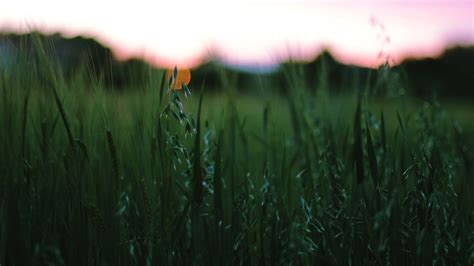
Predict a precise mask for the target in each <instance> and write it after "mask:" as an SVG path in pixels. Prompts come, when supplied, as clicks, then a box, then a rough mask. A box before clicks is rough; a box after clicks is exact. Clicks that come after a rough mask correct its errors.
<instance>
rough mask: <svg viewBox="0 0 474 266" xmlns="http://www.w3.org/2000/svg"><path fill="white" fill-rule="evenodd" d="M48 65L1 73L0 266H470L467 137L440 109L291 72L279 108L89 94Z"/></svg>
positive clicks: (162, 90)
mask: <svg viewBox="0 0 474 266" xmlns="http://www.w3.org/2000/svg"><path fill="white" fill-rule="evenodd" d="M42 47H43V46H41V47H40V48H39V52H40V54H41V53H42V56H39V58H36V57H35V58H36V59H37V61H35V60H32V62H36V63H33V64H31V65H28V66H29V67H31V69H32V71H31V75H26V76H25V75H18V74H15V73H16V72H14V73H10V74H7V73H6V72H5V71H3V70H2V69H0V103H1V106H0V125H1V127H0V144H1V145H0V264H1V265H33V266H34V265H389V264H390V265H433V264H434V265H470V264H472V261H473V259H474V244H473V243H474V226H473V219H474V208H473V202H474V200H473V193H471V190H472V189H473V188H474V182H473V180H472V178H471V177H472V176H473V172H472V166H471V163H472V159H473V156H472V136H471V135H472V128H469V127H468V128H464V129H463V127H461V124H460V123H458V122H456V121H455V120H456V119H453V116H451V115H449V113H448V112H447V111H446V110H444V109H443V108H442V107H441V105H440V104H439V103H437V102H436V101H431V102H424V103H423V104H419V103H416V104H409V101H410V98H402V99H401V104H399V103H394V102H390V103H388V104H386V103H385V102H384V100H382V99H380V98H373V97H371V95H370V91H371V90H370V89H371V88H370V85H367V87H366V92H365V93H367V94H368V95H363V94H359V93H358V94H357V96H355V97H352V96H341V97H340V98H337V97H334V98H333V97H332V96H331V95H330V94H328V93H327V91H328V90H329V88H327V87H325V86H328V84H329V83H328V82H325V81H324V80H319V81H318V82H317V84H314V83H313V82H312V81H311V79H308V80H306V78H305V76H304V74H301V73H304V72H300V71H299V70H298V69H296V68H295V69H292V68H291V66H286V67H287V68H288V69H287V78H288V81H290V82H288V84H289V85H288V88H286V96H285V99H281V98H279V97H274V96H273V95H270V94H264V95H262V97H263V98H264V99H254V98H248V97H247V96H245V95H239V94H238V93H237V92H236V91H234V90H232V89H231V87H232V84H227V85H228V86H229V87H228V89H227V90H226V92H225V93H226V95H219V96H213V95H210V94H206V93H205V92H204V91H201V92H200V97H199V98H197V97H195V96H193V97H188V98H187V99H184V98H183V100H182V99H181V94H179V93H178V92H176V91H169V90H167V86H166V84H167V81H166V80H165V79H166V78H165V75H164V73H159V74H158V75H156V76H154V75H152V74H151V73H150V75H149V76H146V75H145V76H146V77H147V79H148V80H147V82H145V83H146V84H148V85H147V86H148V87H149V89H147V90H136V91H135V92H133V93H132V92H127V93H125V92H124V93H116V92H111V91H106V90H104V89H103V87H102V85H101V84H100V82H98V83H97V84H95V85H94V86H95V89H94V90H91V89H90V88H84V87H83V86H84V84H87V83H82V82H81V79H78V80H75V81H74V82H68V81H67V80H65V79H64V78H63V77H62V73H61V68H60V67H58V65H57V63H55V61H54V60H49V59H48V58H49V57H47V56H45V55H46V54H47V49H46V48H42ZM21 62H22V61H21V60H20V59H19V63H18V64H19V65H18V66H16V68H15V69H16V71H19V70H21V69H24V68H25V65H24V64H23V63H21ZM25 62H26V61H25ZM388 71H390V70H388ZM78 75H79V76H81V75H82V76H83V77H84V79H87V72H85V73H78ZM313 78H314V77H313ZM321 79H324V77H321ZM222 80H227V78H226V77H222ZM227 82H230V81H227ZM380 84H383V83H380ZM398 85H399V84H391V86H393V87H397V86H398ZM305 86H309V87H310V89H307V88H305ZM186 89H187V90H190V91H192V90H193V86H190V87H189V88H186ZM204 89H205V86H204ZM204 89H203V90H204ZM378 93H380V91H379V92H378ZM187 94H189V91H187ZM193 95H197V93H194V94H193ZM344 97H345V98H344ZM378 97H380V95H379V96H378ZM320 98H324V100H322V99H320ZM387 101H388V100H387ZM380 105H383V110H384V112H381V114H380V118H377V116H375V115H373V114H372V112H371V110H380V108H381V106H380ZM407 106H409V107H407ZM410 111H411V112H410ZM262 113H263V119H262ZM409 113H411V114H410V115H407V114H409ZM459 117H460V116H459ZM455 118H458V116H457V117H455ZM461 118H462V117H461ZM61 121H62V124H63V126H64V127H63V130H61V128H62V127H61ZM364 121H365V123H364ZM462 126H469V125H468V124H467V123H463V124H462ZM392 140H393V141H392Z"/></svg>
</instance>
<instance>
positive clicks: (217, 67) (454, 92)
mask: <svg viewBox="0 0 474 266" xmlns="http://www.w3.org/2000/svg"><path fill="white" fill-rule="evenodd" d="M33 36H36V37H39V39H41V40H42V41H44V42H45V43H49V44H50V45H51V48H52V49H51V50H52V51H54V54H52V55H51V56H52V59H53V60H59V63H60V65H61V71H63V72H64V73H63V76H64V77H65V78H67V79H74V78H75V77H76V76H83V73H84V71H86V72H87V76H88V77H89V81H90V82H91V83H90V84H97V82H100V83H101V85H103V86H104V87H106V88H109V89H116V90H124V89H133V88H143V87H144V85H145V84H144V83H145V82H147V80H148V79H147V78H146V77H147V76H149V74H150V73H151V72H155V71H160V69H157V68H155V67H153V66H151V65H149V64H148V63H147V62H145V61H143V60H141V59H139V58H135V59H129V60H126V61H117V60H116V59H115V58H114V55H113V52H112V51H111V49H109V48H107V47H104V46H103V45H101V44H100V43H99V42H97V41H96V40H94V39H90V38H83V37H74V38H65V37H63V36H61V35H59V34H54V35H43V34H40V33H37V32H34V33H29V34H20V35H19V34H13V33H4V34H0V67H3V68H7V70H8V68H9V67H11V65H12V64H14V61H15V58H16V56H17V54H16V53H17V51H21V53H22V56H25V57H28V54H25V53H35V50H34V45H33V42H32V37H33ZM31 58H34V56H33V57H31ZM290 65H291V67H288V66H290ZM473 69H474V46H470V47H453V48H450V49H447V50H446V51H445V52H444V53H443V54H442V55H441V56H440V57H439V58H436V59H432V58H426V59H408V60H405V61H404V62H401V63H400V64H399V65H397V66H396V67H392V68H391V69H390V75H388V74H387V72H388V71H387V70H388V68H387V66H384V65H382V66H381V67H379V69H369V68H363V67H358V66H353V65H344V64H341V63H339V62H337V61H336V60H335V59H334V58H333V57H332V56H331V54H330V53H329V52H327V51H326V52H323V53H322V54H320V55H319V56H317V57H315V58H314V59H313V60H311V61H310V62H285V63H283V64H281V65H280V66H279V67H277V68H276V69H275V70H274V71H268V72H265V73H260V72H259V73H252V72H251V71H243V70H240V69H239V68H238V67H237V68H236V67H228V66H226V65H225V64H222V63H220V62H219V61H218V60H213V59H209V60H208V61H207V62H204V63H203V64H202V65H201V66H199V67H198V68H196V69H193V70H192V81H191V83H192V84H191V85H192V86H194V87H197V86H200V85H201V84H203V83H204V84H205V86H206V90H219V89H222V86H234V87H235V89H238V90H241V91H251V90H252V89H255V88H257V87H258V88H262V87H266V88H270V89H271V90H272V91H273V92H284V91H285V88H287V87H288V86H287V82H288V79H287V76H288V73H287V70H289V71H299V73H298V74H299V75H300V76H304V77H305V79H304V81H302V84H300V85H303V86H306V87H308V88H310V89H311V88H314V87H317V86H320V85H329V87H330V88H331V93H344V92H345V91H347V90H349V89H353V88H354V87H355V86H367V85H369V86H368V87H371V88H373V90H375V91H374V92H372V93H374V94H377V93H378V92H380V93H382V92H383V93H384V94H387V93H388V94H404V93H409V94H412V95H413V96H416V97H421V98H426V97H431V96H433V94H434V95H436V96H438V97H443V98H463V99H466V98H474V90H473V89H472V88H473V84H474V75H473V74H472V71H473ZM394 79H396V80H394ZM321 82H329V83H330V84H320V83H321Z"/></svg>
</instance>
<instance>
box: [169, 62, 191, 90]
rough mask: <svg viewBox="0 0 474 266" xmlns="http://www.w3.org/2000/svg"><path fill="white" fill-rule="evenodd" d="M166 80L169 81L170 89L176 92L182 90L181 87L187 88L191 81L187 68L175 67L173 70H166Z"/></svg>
mask: <svg viewBox="0 0 474 266" xmlns="http://www.w3.org/2000/svg"><path fill="white" fill-rule="evenodd" d="M173 72H174V73H173ZM166 80H168V81H170V83H169V84H170V88H171V89H173V90H177V91H179V90H182V89H183V85H185V86H186V88H187V85H188V84H189V82H190V81H191V71H190V70H189V68H185V69H177V68H176V67H175V68H174V70H171V69H168V71H166Z"/></svg>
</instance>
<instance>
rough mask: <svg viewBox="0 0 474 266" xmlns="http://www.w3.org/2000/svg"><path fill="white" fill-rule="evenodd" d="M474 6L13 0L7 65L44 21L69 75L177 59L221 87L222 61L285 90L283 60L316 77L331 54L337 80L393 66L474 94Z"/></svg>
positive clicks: (425, 90)
mask: <svg viewBox="0 0 474 266" xmlns="http://www.w3.org/2000/svg"><path fill="white" fill-rule="evenodd" d="M473 10H474V8H473V3H472V1H470V0H452V1H448V0H416V1H409V0H382V1H373V0H365V1H355V0H336V1H326V0H303V1H289V0H277V1H237V0H227V1H199V3H195V2H193V1H145V0H140V1H134V2H130V1H114V2H109V1H99V2H98V1H89V0H87V1H54V0H48V1H41V2H38V1H30V0H20V1H7V2H5V3H3V4H2V8H1V9H0V32H1V34H0V55H1V56H0V58H1V60H0V66H1V67H3V68H6V69H8V68H9V65H11V64H13V61H14V60H12V58H14V57H15V56H14V54H15V53H17V52H18V51H19V49H18V47H19V46H20V43H21V39H22V38H23V39H25V40H26V39H28V38H29V36H30V34H31V33H32V32H37V33H39V34H40V36H41V37H42V38H44V39H48V40H49V41H51V42H52V43H53V45H52V47H54V50H55V53H56V55H57V57H58V58H59V61H60V63H61V65H62V66H63V69H64V72H65V76H66V77H71V76H72V75H73V74H74V73H76V72H77V70H78V69H79V68H81V66H84V65H86V64H87V65H88V66H89V67H88V69H89V70H90V71H91V72H94V75H102V76H105V80H106V83H107V86H109V87H113V88H116V89H122V88H124V87H137V86H140V82H142V81H143V80H144V79H143V78H141V77H140V75H142V74H141V73H143V72H144V70H146V69H149V68H153V69H154V68H172V67H174V66H178V68H192V73H193V78H192V81H191V87H192V86H199V85H200V84H201V83H202V82H203V81H204V80H206V82H205V83H206V88H207V89H209V90H216V89H219V88H218V87H219V84H220V83H219V81H218V80H219V77H218V76H219V74H218V73H222V72H225V73H228V74H229V75H228V76H230V77H231V80H232V81H233V85H235V87H236V88H237V89H239V90H250V91H251V90H252V88H253V87H255V86H257V85H259V84H260V83H261V81H262V79H263V80H265V82H266V83H267V84H269V86H271V87H275V89H274V90H275V91H278V90H281V88H280V87H282V86H283V84H282V80H283V79H284V78H283V71H281V70H282V69H283V67H282V66H284V65H285V64H287V63H289V62H292V63H293V64H294V63H296V64H298V65H300V66H301V68H303V69H304V70H303V72H305V73H306V76H308V77H307V79H308V80H309V81H310V82H309V84H314V82H312V81H314V80H316V79H318V76H320V75H321V73H320V72H321V69H320V68H321V67H320V66H321V62H322V61H324V64H325V67H326V68H325V70H324V71H325V75H327V77H328V80H329V81H330V83H331V84H330V85H331V88H333V89H332V91H340V90H344V89H345V88H347V87H349V86H348V84H352V85H353V84H354V82H356V83H357V82H358V81H360V82H365V81H367V78H368V76H369V73H370V72H377V69H380V66H384V65H385V66H392V67H394V68H396V69H398V70H399V75H400V79H402V80H403V81H404V84H403V87H404V89H409V90H410V92H412V93H413V94H414V95H417V96H420V97H428V96H429V97H431V96H432V95H433V94H436V95H437V96H443V97H444V96H445V97H451V98H453V97H457V98H461V97H470V98H472V96H474V92H473V90H472V84H473V81H474V75H472V73H471V72H472V69H473V68H474V49H473V45H474V18H473V14H474V11H473ZM24 43H25V46H28V44H27V43H28V42H27V41H26V42H24ZM86 55H87V56H86ZM216 66H217V67H216ZM217 69H219V70H217ZM256 74H258V75H256ZM370 77H371V78H372V79H374V81H373V82H375V77H376V75H370ZM356 80H358V81H356ZM463 99H465V98H463Z"/></svg>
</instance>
